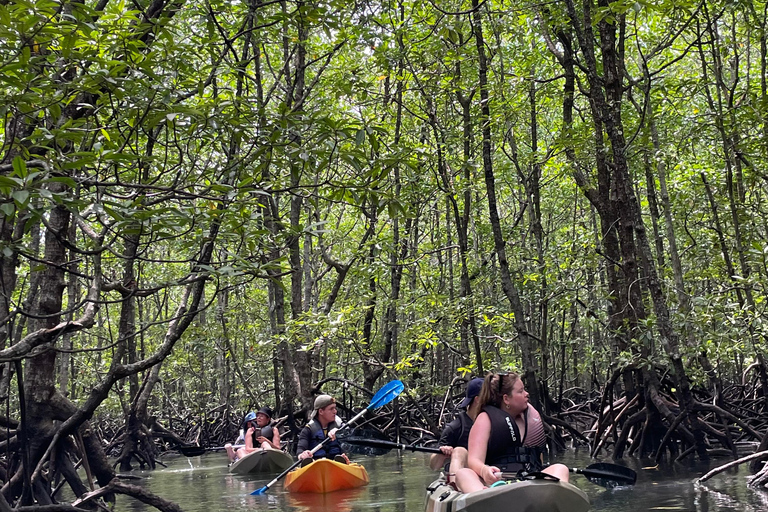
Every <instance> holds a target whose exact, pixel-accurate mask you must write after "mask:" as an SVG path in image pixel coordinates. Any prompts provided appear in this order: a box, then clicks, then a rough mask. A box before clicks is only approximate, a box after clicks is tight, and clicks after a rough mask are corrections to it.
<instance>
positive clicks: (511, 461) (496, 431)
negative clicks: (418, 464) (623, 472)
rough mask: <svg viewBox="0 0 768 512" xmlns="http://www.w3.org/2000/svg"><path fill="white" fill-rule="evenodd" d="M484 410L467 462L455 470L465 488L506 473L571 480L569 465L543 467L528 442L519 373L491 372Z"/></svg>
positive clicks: (472, 434) (483, 484) (482, 485)
mask: <svg viewBox="0 0 768 512" xmlns="http://www.w3.org/2000/svg"><path fill="white" fill-rule="evenodd" d="M480 403H481V404H482V412H481V413H480V414H478V416H477V418H476V419H475V423H474V424H473V425H472V430H471V431H470V433H469V442H468V450H467V451H468V455H467V466H468V467H466V468H463V469H461V470H459V471H457V472H456V486H457V487H458V488H459V490H461V491H463V492H473V491H478V490H480V489H483V488H485V487H486V486H488V485H491V484H492V483H494V482H497V481H498V480H501V478H502V474H503V473H517V472H518V471H520V470H524V471H526V472H537V471H539V470H541V472H542V473H545V474H547V475H550V476H553V477H556V478H558V479H560V480H563V481H566V482H567V481H568V475H569V471H568V467H566V466H564V465H562V464H553V465H551V466H547V467H546V468H543V469H542V467H541V461H540V458H539V457H540V454H539V452H538V451H537V450H535V449H532V448H528V447H526V446H525V442H524V440H525V438H526V437H527V434H528V426H527V423H528V421H527V417H526V411H527V409H528V407H529V406H528V392H527V391H526V390H525V385H524V384H523V381H522V379H521V378H520V376H519V375H518V374H516V373H489V374H488V375H486V377H485V380H484V382H483V387H482V389H481V391H480Z"/></svg>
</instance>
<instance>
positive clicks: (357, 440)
mask: <svg viewBox="0 0 768 512" xmlns="http://www.w3.org/2000/svg"><path fill="white" fill-rule="evenodd" d="M343 441H344V442H345V443H349V444H360V445H363V446H370V447H372V448H382V449H385V450H411V451H412V452H427V453H443V452H441V451H440V448H431V447H429V446H416V445H413V444H403V443H395V442H392V441H384V440H383V439H364V438H361V437H346V438H344V440H343Z"/></svg>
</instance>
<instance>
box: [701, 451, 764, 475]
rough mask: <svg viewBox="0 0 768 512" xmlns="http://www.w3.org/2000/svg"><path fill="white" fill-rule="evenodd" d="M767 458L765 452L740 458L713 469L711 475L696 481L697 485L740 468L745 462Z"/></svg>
mask: <svg viewBox="0 0 768 512" xmlns="http://www.w3.org/2000/svg"><path fill="white" fill-rule="evenodd" d="M766 456H768V451H764V452H757V453H753V454H752V455H747V456H746V457H742V458H740V459H737V460H734V461H731V462H729V463H728V464H724V465H722V466H719V467H716V468H715V469H713V470H712V471H710V472H709V473H707V474H706V475H704V476H703V477H701V478H698V479H696V480H695V482H696V483H702V482H706V481H707V480H709V479H710V478H712V477H713V476H715V475H716V474H718V473H722V472H723V471H725V470H726V469H729V468H732V467H735V466H738V465H739V464H743V463H745V462H749V461H751V460H754V459H760V458H762V457H766ZM763 471H765V470H763ZM761 473H762V472H761ZM761 473H758V476H759V475H760V474H761Z"/></svg>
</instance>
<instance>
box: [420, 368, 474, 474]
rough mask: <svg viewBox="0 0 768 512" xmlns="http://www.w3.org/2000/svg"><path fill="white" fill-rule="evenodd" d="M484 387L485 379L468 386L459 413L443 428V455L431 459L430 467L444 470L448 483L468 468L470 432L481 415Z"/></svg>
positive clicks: (435, 455)
mask: <svg viewBox="0 0 768 512" xmlns="http://www.w3.org/2000/svg"><path fill="white" fill-rule="evenodd" d="M482 387H483V379H480V378H477V379H472V380H471V381H469V384H467V391H466V394H465V396H464V399H463V400H462V401H461V403H459V409H466V410H462V411H460V412H459V414H457V415H456V417H455V418H454V419H453V421H451V422H450V423H448V424H447V425H446V426H445V428H443V431H442V433H441V434H440V441H439V442H438V447H439V448H440V452H441V453H436V454H434V455H432V456H431V457H430V458H429V467H430V468H432V469H434V470H438V469H440V468H443V470H444V472H445V474H446V476H447V477H448V481H453V477H454V476H455V474H456V472H457V471H458V470H460V469H461V468H465V467H467V444H468V443H469V432H470V430H471V429H472V424H473V423H474V422H475V418H477V415H478V414H479V413H480V390H481V389H482Z"/></svg>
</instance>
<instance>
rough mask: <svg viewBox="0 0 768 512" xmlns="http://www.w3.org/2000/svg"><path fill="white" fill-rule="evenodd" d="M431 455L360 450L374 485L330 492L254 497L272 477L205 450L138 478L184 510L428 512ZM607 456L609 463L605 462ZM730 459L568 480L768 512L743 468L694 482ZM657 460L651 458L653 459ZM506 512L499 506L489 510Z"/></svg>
mask: <svg viewBox="0 0 768 512" xmlns="http://www.w3.org/2000/svg"><path fill="white" fill-rule="evenodd" d="M428 459H429V454H424V453H411V452H405V453H400V452H397V451H392V452H390V453H388V454H387V455H381V456H377V457H372V456H363V455H356V456H352V460H353V461H355V462H360V463H362V464H364V465H365V467H366V469H367V470H368V474H369V475H370V478H371V483H370V484H369V485H368V486H366V487H362V488H359V489H352V490H348V491H337V492H333V493H328V494H325V495H316V494H289V493H286V492H284V490H283V486H282V483H277V484H275V485H274V486H273V487H272V488H270V489H269V490H268V491H267V493H266V494H263V495H260V496H250V492H251V491H254V490H256V489H258V488H260V487H263V486H264V485H265V484H266V483H267V482H269V481H270V480H271V479H272V478H274V476H275V475H272V476H270V477H269V478H260V477H256V476H239V475H231V474H229V472H228V471H227V466H226V460H227V459H226V455H225V454H223V453H208V454H205V455H203V456H201V457H192V458H187V457H183V456H178V457H176V456H174V457H173V458H166V459H165V460H164V462H165V463H166V464H168V468H165V469H159V470H157V471H154V472H150V471H146V472H141V471H136V472H135V474H136V475H137V476H140V477H142V480H140V481H136V482H137V483H138V484H139V485H143V486H145V487H147V488H148V489H149V490H151V491H152V492H154V493H156V494H158V495H160V496H162V497H164V498H166V499H169V500H172V501H175V502H176V503H178V504H179V505H180V506H181V507H182V508H183V509H184V510H185V512H233V511H239V510H275V511H281V512H423V511H424V488H425V487H426V486H427V485H428V484H429V483H430V482H431V481H432V480H434V479H435V477H436V473H434V472H432V471H430V470H429V468H428V467H427V460H428ZM557 462H562V463H564V464H567V465H568V466H570V467H585V466H587V465H589V464H590V463H591V462H593V461H590V460H589V459H588V457H587V456H582V455H580V454H574V453H570V452H569V453H566V454H564V455H563V456H562V457H558V458H557ZM607 462H608V461H607ZM725 462H726V461H724V460H718V461H715V462H713V463H712V464H711V466H707V465H696V466H692V465H686V466H684V465H675V466H672V467H667V468H660V469H643V468H644V463H643V461H634V460H633V461H629V462H628V463H627V465H628V466H630V467H632V468H633V469H635V470H636V471H637V473H638V481H637V485H635V486H634V487H633V488H623V489H622V488H619V489H614V490H606V489H605V488H603V487H599V486H597V485H594V484H592V483H590V482H589V481H587V480H586V479H585V478H584V477H583V476H580V475H572V478H571V482H572V483H574V484H576V485H578V486H579V487H581V488H582V489H583V490H584V491H585V492H586V493H587V494H588V495H589V499H590V501H591V502H592V509H591V510H592V511H593V512H620V511H621V512H629V511H632V512H634V511H651V510H656V511H664V510H667V511H675V510H677V511H690V512H709V511H734V512H736V511H738V512H758V511H768V493H765V492H763V493H760V492H755V491H752V490H750V489H747V487H746V479H747V477H748V476H749V475H748V472H747V471H746V468H743V469H740V470H734V471H729V472H727V473H721V474H720V475H718V476H715V477H713V478H712V479H710V480H708V481H707V482H706V483H705V484H703V485H698V486H695V485H694V484H693V480H694V479H695V478H696V477H698V476H701V475H703V474H704V473H706V472H707V471H708V470H709V469H710V467H712V468H714V467H717V466H719V465H722V464H724V463H725ZM648 465H652V464H650V463H649V464H648ZM118 500H119V501H118V506H117V510H118V512H120V511H125V510H130V511H134V512H150V511H152V512H154V510H155V509H152V508H149V507H146V506H144V505H143V504H141V503H139V502H136V501H134V500H133V499H132V498H128V497H125V496H121V497H119V498H118ZM491 512H501V511H491Z"/></svg>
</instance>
